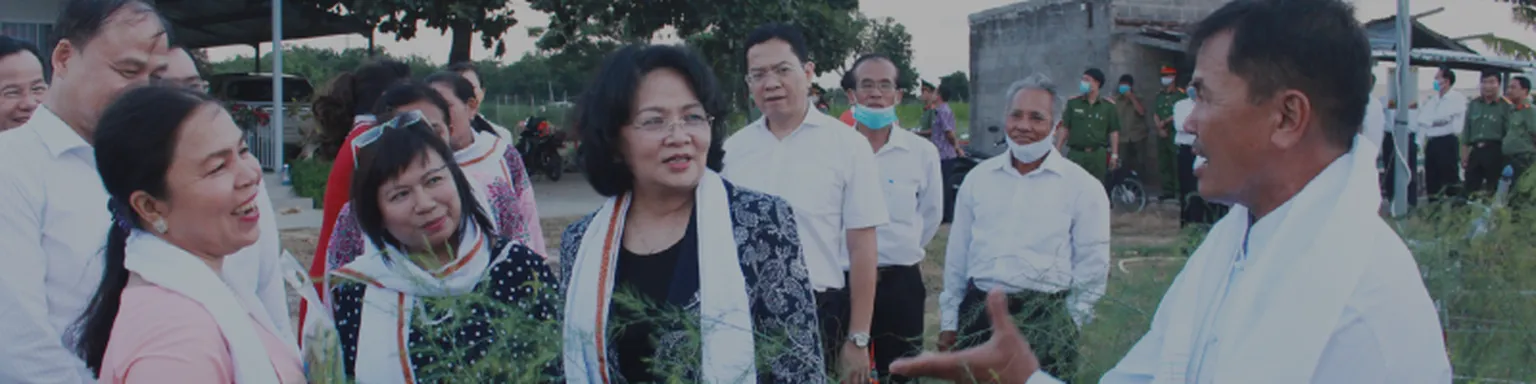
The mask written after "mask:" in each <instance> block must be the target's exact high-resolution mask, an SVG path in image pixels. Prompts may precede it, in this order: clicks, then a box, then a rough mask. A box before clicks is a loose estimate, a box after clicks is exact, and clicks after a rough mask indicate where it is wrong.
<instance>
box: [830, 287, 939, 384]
mask: <svg viewBox="0 0 1536 384" xmlns="http://www.w3.org/2000/svg"><path fill="white" fill-rule="evenodd" d="M879 273H880V278H879V279H878V280H876V282H875V312H874V315H873V316H872V317H871V318H870V323H869V335H870V336H871V343H870V348H873V349H874V354H875V370H876V371H877V372H879V374H880V376H881V379H882V380H881V383H882V384H883V383H887V382H893V383H914V382H916V380H915V379H912V378H908V377H904V376H890V377H886V374H887V373H888V372H890V367H891V363H892V362H895V361H896V359H899V358H903V357H911V356H917V354H918V353H920V352H922V349H923V312H924V310H925V309H926V307H925V305H926V303H927V295H928V289H927V288H926V287H924V286H923V271H922V268H920V267H918V266H916V265H911V266H901V265H897V266H887V267H880V269H879ZM843 279H844V281H848V273H847V272H843ZM850 300H851V298H850ZM849 304H850V309H851V307H852V306H851V304H852V303H851V301H850V303H849ZM845 329H846V328H845ZM838 345H839V348H841V345H842V342H839V343H838ZM839 351H841V349H839Z"/></svg>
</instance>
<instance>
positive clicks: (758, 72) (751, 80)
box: [746, 63, 795, 85]
mask: <svg viewBox="0 0 1536 384" xmlns="http://www.w3.org/2000/svg"><path fill="white" fill-rule="evenodd" d="M794 73H795V66H794V65H791V64H789V63H783V64H779V66H777V67H774V68H773V70H772V71H769V70H764V69H755V70H752V73H748V74H747V76H746V79H747V84H751V85H758V84H762V83H763V82H764V81H768V78H769V77H770V76H772V77H775V78H780V79H783V78H787V77H789V76H790V75H792V74H794Z"/></svg>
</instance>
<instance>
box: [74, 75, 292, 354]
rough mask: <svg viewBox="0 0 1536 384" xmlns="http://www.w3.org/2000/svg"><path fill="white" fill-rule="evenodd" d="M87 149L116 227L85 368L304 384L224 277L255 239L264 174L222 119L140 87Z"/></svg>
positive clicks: (279, 339)
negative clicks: (235, 256) (234, 258)
mask: <svg viewBox="0 0 1536 384" xmlns="http://www.w3.org/2000/svg"><path fill="white" fill-rule="evenodd" d="M94 142H95V143H96V145H95V147H94V149H95V156H96V166H97V168H98V171H99V173H100V175H101V182H102V186H103V187H105V189H106V190H107V193H108V194H109V195H110V196H111V197H110V200H109V202H108V207H105V208H107V209H110V210H111V212H112V221H113V226H112V228H111V229H110V231H109V233H108V240H107V246H106V252H105V257H104V259H105V262H106V267H105V271H104V274H103V277H102V281H101V285H100V286H99V288H98V289H97V291H96V295H95V297H94V298H93V299H92V300H91V304H90V306H89V307H88V308H87V310H86V312H85V314H84V315H82V317H81V319H80V321H79V323H78V325H77V328H76V330H77V331H78V332H79V338H78V340H77V345H76V347H77V350H78V351H79V353H80V354H81V357H83V358H84V359H85V361H86V364H87V366H89V367H90V368H91V369H92V370H93V371H94V373H96V374H97V375H98V376H100V380H101V382H102V383H168V382H185V383H194V382H195V383H303V382H304V381H305V377H304V373H303V371H302V370H301V368H300V363H299V359H298V355H297V352H298V351H297V347H296V346H294V345H292V342H291V341H285V339H286V336H284V335H283V334H282V331H280V330H279V328H278V327H277V326H276V325H275V324H274V323H273V321H272V319H271V318H270V317H269V316H268V315H267V313H266V312H265V311H264V310H262V309H261V308H262V305H261V301H260V299H258V298H257V297H256V296H255V295H254V294H253V293H251V292H242V290H238V289H232V288H231V285H232V284H231V283H230V282H227V281H226V278H225V277H224V276H227V274H226V273H225V270H226V268H225V267H226V265H228V263H227V262H226V261H232V260H230V259H229V258H228V257H227V256H229V255H232V254H235V253H236V252H237V251H239V250H240V249H242V248H246V247H248V246H250V245H251V244H254V243H256V241H257V239H258V238H259V237H260V235H261V230H260V224H259V222H260V221H261V220H260V217H261V210H259V209H258V201H257V199H258V197H260V189H261V188H262V187H261V165H260V164H258V163H257V162H256V159H255V158H254V157H252V155H251V152H250V149H249V148H248V147H246V144H245V134H244V132H242V131H241V129H240V128H239V127H238V126H236V125H235V123H234V120H233V119H232V118H231V117H230V115H229V113H227V112H225V111H224V109H223V108H222V107H220V105H219V103H218V101H215V100H213V99H212V98H209V97H208V96H207V95H204V94H202V93H200V92H196V91H191V90H186V89H182V88H178V87H170V86H149V87H143V88H137V89H133V90H130V91H128V92H127V93H125V94H124V95H123V96H121V97H119V98H118V99H117V100H116V101H115V102H113V104H112V105H111V106H110V107H108V108H107V110H106V111H105V112H104V113H103V114H102V117H101V122H100V124H98V125H97V128H96V134H95V140H94ZM229 266H233V265H229ZM229 272H230V273H232V274H233V275H228V276H232V277H231V278H230V279H233V278H234V277H233V276H234V275H240V274H251V273H255V271H248V270H247V271H241V270H230V271H229ZM233 285H235V286H238V285H239V284H233Z"/></svg>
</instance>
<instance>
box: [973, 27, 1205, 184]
mask: <svg viewBox="0 0 1536 384" xmlns="http://www.w3.org/2000/svg"><path fill="white" fill-rule="evenodd" d="M1225 2H1226V0H1029V1H1024V2H1020V3H1015V4H1012V5H1006V6H1001V7H997V8H993V9H988V10H985V11H981V12H977V13H975V14H972V15H971V16H970V25H971V127H970V132H971V138H970V140H971V144H970V146H969V148H968V150H969V151H971V152H973V153H981V154H988V155H993V154H998V153H1002V152H1003V151H1004V150H1005V147H1004V146H999V145H996V143H998V142H999V140H1001V139H1002V134H1001V133H993V132H989V131H988V127H994V126H995V127H999V128H1001V127H1003V114H1004V108H1005V105H1004V104H1006V103H1007V102H1008V100H1007V98H1006V96H1007V95H1004V93H1006V92H1007V91H1008V85H1009V84H1010V83H1012V82H1014V81H1016V80H1018V79H1022V78H1024V77H1025V76H1028V75H1029V74H1030V73H1034V72H1042V73H1045V74H1046V75H1048V76H1050V77H1051V79H1052V80H1054V81H1056V83H1057V84H1058V85H1059V86H1060V87H1061V90H1062V91H1063V92H1065V93H1066V94H1067V96H1069V97H1070V96H1074V95H1076V94H1077V82H1078V79H1079V78H1080V77H1082V73H1083V71H1084V70H1086V69H1088V68H1089V67H1094V68H1099V69H1100V70H1103V71H1104V75H1105V82H1106V83H1108V84H1107V85H1106V87H1105V88H1103V89H1101V90H1100V91H1101V92H1112V91H1113V89H1114V85H1115V82H1116V81H1117V80H1118V79H1119V78H1120V75H1122V74H1127V73H1129V74H1131V76H1133V77H1135V78H1136V87H1135V92H1136V93H1137V94H1139V95H1142V97H1144V98H1147V100H1146V101H1147V102H1148V103H1151V98H1152V96H1153V95H1155V94H1156V93H1157V90H1158V88H1159V87H1160V86H1159V84H1158V81H1157V79H1158V77H1159V75H1158V69H1159V68H1161V67H1162V66H1163V65H1175V66H1180V67H1181V72H1185V73H1183V74H1182V76H1180V79H1179V80H1178V81H1179V82H1180V83H1181V84H1182V83H1183V82H1185V81H1187V80H1188V73H1187V69H1184V68H1182V67H1183V64H1185V63H1183V62H1182V61H1183V57H1184V53H1183V51H1184V43H1183V41H1184V31H1185V29H1186V28H1187V27H1188V26H1189V25H1190V24H1191V23H1194V22H1196V21H1199V20H1200V19H1201V18H1204V17H1205V16H1206V15H1208V14H1210V13H1211V12H1213V11H1215V10H1216V8H1217V7H1219V6H1221V5H1222V4H1224V3H1225Z"/></svg>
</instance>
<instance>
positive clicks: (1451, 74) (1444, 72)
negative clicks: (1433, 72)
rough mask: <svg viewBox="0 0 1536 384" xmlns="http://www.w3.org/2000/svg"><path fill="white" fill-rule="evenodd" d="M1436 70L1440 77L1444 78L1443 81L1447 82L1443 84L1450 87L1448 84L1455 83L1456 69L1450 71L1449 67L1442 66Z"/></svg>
mask: <svg viewBox="0 0 1536 384" xmlns="http://www.w3.org/2000/svg"><path fill="white" fill-rule="evenodd" d="M1438 72H1439V74H1440V76H1441V77H1444V78H1445V82H1446V83H1447V84H1445V85H1446V88H1450V86H1452V85H1456V71H1452V70H1451V67H1444V66H1442V67H1440V70H1439V71H1438Z"/></svg>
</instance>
